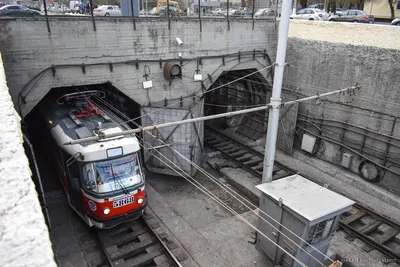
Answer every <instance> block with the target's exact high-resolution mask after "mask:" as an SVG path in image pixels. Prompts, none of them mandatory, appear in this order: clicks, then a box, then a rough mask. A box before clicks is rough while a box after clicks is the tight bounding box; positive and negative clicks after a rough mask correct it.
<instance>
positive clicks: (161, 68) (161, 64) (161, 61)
mask: <svg viewBox="0 0 400 267" xmlns="http://www.w3.org/2000/svg"><path fill="white" fill-rule="evenodd" d="M159 63H160V69H162V59H161V58H160V62H159Z"/></svg>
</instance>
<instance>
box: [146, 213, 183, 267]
mask: <svg viewBox="0 0 400 267" xmlns="http://www.w3.org/2000/svg"><path fill="white" fill-rule="evenodd" d="M139 220H141V221H143V222H144V223H145V224H146V226H147V229H149V230H150V232H151V234H152V235H153V236H154V237H155V238H157V241H158V242H159V243H160V244H161V246H162V248H163V250H164V252H165V254H166V256H167V257H168V258H169V259H170V260H171V261H172V264H173V265H174V266H175V267H182V264H181V263H180V262H179V260H178V259H177V258H176V257H175V256H174V254H173V253H172V251H171V250H170V249H169V248H168V247H167V245H165V243H164V241H162V240H161V238H160V237H159V236H158V235H157V233H156V232H154V230H153V229H152V228H151V227H150V225H149V224H148V223H147V221H146V220H145V219H143V218H140V219H139Z"/></svg>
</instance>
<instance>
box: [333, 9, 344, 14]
mask: <svg viewBox="0 0 400 267" xmlns="http://www.w3.org/2000/svg"><path fill="white" fill-rule="evenodd" d="M344 11H346V9H344V8H336V10H335V14H339V13H343V12H344Z"/></svg>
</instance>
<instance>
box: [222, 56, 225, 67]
mask: <svg viewBox="0 0 400 267" xmlns="http://www.w3.org/2000/svg"><path fill="white" fill-rule="evenodd" d="M222 65H224V66H225V57H222Z"/></svg>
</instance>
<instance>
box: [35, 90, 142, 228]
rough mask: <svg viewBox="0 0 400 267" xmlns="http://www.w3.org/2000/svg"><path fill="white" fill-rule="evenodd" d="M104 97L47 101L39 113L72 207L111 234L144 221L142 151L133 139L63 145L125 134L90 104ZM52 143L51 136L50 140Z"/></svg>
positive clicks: (50, 98) (52, 97) (55, 97)
mask: <svg viewBox="0 0 400 267" xmlns="http://www.w3.org/2000/svg"><path fill="white" fill-rule="evenodd" d="M93 97H96V98H98V97H99V91H86V92H76V93H71V94H64V95H59V94H58V95H57V94H55V93H53V94H50V95H48V96H46V97H45V99H44V100H43V101H42V102H44V103H43V104H41V105H40V107H39V112H40V114H41V117H43V118H44V119H45V122H46V123H47V125H48V128H49V130H50V135H51V137H52V138H48V139H50V140H46V142H48V143H49V146H48V149H49V150H50V153H52V157H51V158H52V159H54V164H55V167H56V169H57V172H58V176H59V177H60V179H61V182H62V184H63V186H64V189H65V192H66V194H67V198H68V202H69V205H70V206H71V207H72V209H73V210H74V211H76V213H78V215H79V216H80V217H81V218H82V219H83V220H84V221H85V222H86V223H87V224H88V225H89V226H91V227H92V226H94V227H96V228H100V229H108V228H112V227H114V226H116V225H118V224H121V223H123V222H126V221H129V220H134V219H137V218H139V217H140V216H141V215H142V212H143V210H144V208H145V206H146V204H147V203H146V202H147V201H146V192H145V178H144V173H143V168H142V164H141V159H140V146H139V142H138V140H137V138H136V137H135V136H134V135H126V136H122V135H121V136H117V137H113V138H108V139H102V140H101V141H92V142H86V143H81V144H75V145H64V143H66V142H68V141H71V140H76V139H80V138H84V137H89V136H95V135H98V134H99V132H100V134H101V133H105V134H107V133H111V132H112V133H115V132H119V131H122V130H126V129H127V128H126V126H123V124H120V123H119V122H118V121H117V120H116V118H117V117H116V116H114V115H115V114H111V113H110V112H109V111H107V113H105V112H104V110H101V109H100V108H99V107H97V106H95V105H94V102H93V101H92V100H91V99H92V98H93ZM49 137H50V136H49Z"/></svg>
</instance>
